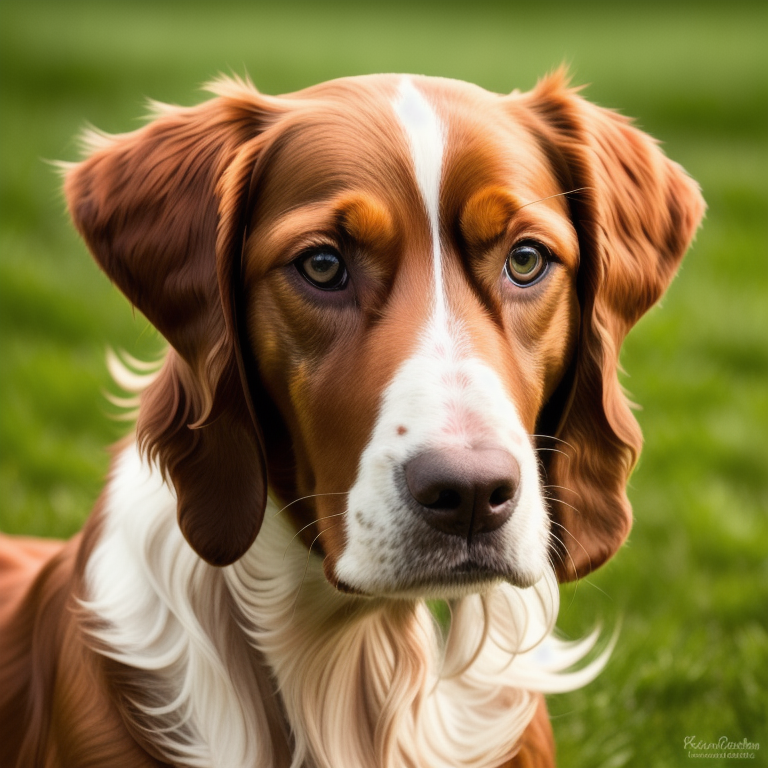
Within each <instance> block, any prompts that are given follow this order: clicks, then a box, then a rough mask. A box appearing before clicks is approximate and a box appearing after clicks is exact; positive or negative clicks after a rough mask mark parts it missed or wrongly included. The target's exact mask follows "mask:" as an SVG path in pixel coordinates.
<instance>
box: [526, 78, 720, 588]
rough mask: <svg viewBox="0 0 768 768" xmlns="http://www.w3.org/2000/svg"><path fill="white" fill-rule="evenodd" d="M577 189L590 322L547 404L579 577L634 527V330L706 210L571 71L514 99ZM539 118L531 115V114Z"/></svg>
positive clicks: (557, 493)
mask: <svg viewBox="0 0 768 768" xmlns="http://www.w3.org/2000/svg"><path fill="white" fill-rule="evenodd" d="M513 101H516V103H517V104H518V105H521V106H523V107H524V109H526V110H531V111H532V112H533V116H534V118H533V122H532V125H533V128H534V130H535V131H536V132H537V133H538V135H539V139H540V142H541V145H542V146H543V147H544V148H545V150H546V151H547V153H548V155H549V158H550V161H551V164H552V167H553V168H554V169H555V171H556V173H558V175H559V176H560V179H559V181H560V184H561V185H562V188H563V189H564V190H579V191H578V192H574V193H573V194H571V195H568V200H569V205H570V210H571V217H572V220H573V223H574V225H575V227H576V229H577V232H578V236H579V248H580V264H579V274H578V292H579V301H580V305H581V329H580V334H579V342H578V350H577V352H576V356H575V359H574V362H573V365H572V369H571V371H570V372H569V374H568V375H567V376H566V379H565V380H564V381H563V383H562V384H561V387H560V389H559V391H557V392H556V393H555V396H554V397H553V398H552V400H551V401H550V404H549V406H548V408H545V411H544V414H543V419H542V422H543V423H542V425H541V426H542V428H543V429H544V430H545V431H546V430H547V429H549V430H550V434H552V435H553V437H556V438H559V440H560V441H562V442H553V443H552V445H551V447H553V448H555V449H556V451H546V452H545V455H546V456H547V458H546V459H545V460H544V466H545V470H546V483H547V484H548V485H549V486H550V489H551V494H550V495H551V496H552V502H551V505H550V509H551V519H552V521H553V524H554V528H553V541H554V542H555V544H554V546H555V550H556V558H555V559H556V560H557V562H556V569H557V573H558V578H559V579H560V580H561V581H569V580H572V579H576V578H580V577H582V576H584V575H586V574H587V573H589V572H590V571H592V570H593V569H595V568H597V567H598V566H600V565H601V564H602V563H604V562H605V561H606V560H607V559H608V558H610V557H611V556H612V555H613V553H614V552H615V551H616V550H617V549H618V548H619V546H620V545H621V544H622V542H623V541H624V539H625V538H626V537H627V535H628V533H629V530H630V528H631V525H632V508H631V506H630V504H629V501H628V499H627V495H626V484H627V481H628V479H629V475H630V473H631V471H632V468H633V467H634V465H635V462H636V460H637V457H638V455H639V453H640V449H641V447H642V435H641V433H640V428H639V426H638V424H637V422H636V420H635V418H634V416H633V415H632V412H631V410H630V404H629V403H628V401H627V398H626V397H625V395H624V393H623V391H622V388H621V385H620V384H619V380H618V376H617V372H618V366H619V351H620V348H621V344H622V341H623V340H624V337H625V336H626V334H627V333H628V332H629V330H630V328H631V327H632V326H633V325H634V324H635V323H636V322H637V321H638V319H639V318H640V317H641V316H642V315H643V313H644V312H646V311H647V310H648V309H649V308H650V307H651V306H652V305H653V304H654V303H655V302H656V301H658V299H659V298H660V297H661V295H662V293H663V292H664V291H665V289H666V288H667V286H668V285H669V283H670V282H671V280H672V278H673V276H674V274H675V272H676V270H677V267H678V265H679V263H680V260H681V259H682V257H683V254H684V253H685V251H686V250H687V248H688V246H689V244H690V242H691V239H692V238H693V235H694V233H695V231H696V228H697V227H698V224H699V221H700V219H701V217H702V215H703V213H704V207H705V206H704V201H703V199H702V197H701V194H700V192H699V188H698V186H697V185H696V183H695V182H694V181H693V180H692V179H691V178H690V177H688V176H687V175H686V173H685V172H684V171H683V169H682V168H681V167H680V166H679V165H677V164H675V163H673V162H671V161H670V160H668V159H667V158H666V157H665V155H664V154H663V153H662V152H661V150H660V149H659V147H658V146H657V144H656V142H655V141H654V140H653V139H652V138H651V137H650V136H648V135H646V134H644V133H642V132H641V131H639V130H637V129H636V128H634V127H633V126H632V125H631V123H630V121H629V120H627V119H626V118H624V117H622V116H620V115H618V114H616V113H615V112H612V111H609V110H607V109H603V108H600V107H596V106H594V105H592V104H590V103H589V102H587V101H585V100H584V99H582V98H580V97H579V96H578V95H577V93H576V92H575V91H573V90H571V89H569V88H568V87H567V83H566V81H565V77H564V75H563V74H562V73H558V74H557V75H555V76H553V77H550V78H548V79H546V80H544V81H543V82H541V83H539V85H538V86H537V87H536V88H535V89H534V90H533V91H532V92H530V93H529V94H525V95H523V96H521V97H517V99H513ZM529 119H530V113H529Z"/></svg>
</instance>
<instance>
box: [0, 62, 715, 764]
mask: <svg viewBox="0 0 768 768" xmlns="http://www.w3.org/2000/svg"><path fill="white" fill-rule="evenodd" d="M213 91H214V93H215V94H216V98H214V99H212V100H210V101H208V102H205V103H203V104H201V105H199V106H197V107H193V108H189V109H182V108H177V107H166V106H158V107H157V109H156V115H155V119H154V120H153V121H152V122H151V123H150V124H149V125H147V126H146V127H144V128H142V129H140V130H138V131H136V132H134V133H130V134H125V135H121V136H114V137H110V136H98V135H92V136H91V137H90V142H89V150H90V155H89V157H88V158H87V159H86V160H85V161H83V162H81V163H79V164H76V165H73V166H71V167H70V168H69V169H68V171H67V173H66V194H67V199H68V201H69V208H70V211H71V214H72V217H73V218H74V221H75V223H76V225H77V228H78V229H79V231H80V232H81V233H82V235H83V237H84V238H85V241H86V242H87V244H88V246H89V248H90V250H91V252H92V253H93V255H94V257H95V258H96V260H97V261H98V263H99V264H100V265H101V267H102V268H103V269H104V270H105V271H106V273H107V274H108V275H109V276H110V278H111V279H112V280H113V281H114V282H115V283H116V284H117V285H118V286H119V288H120V289H121V290H122V291H123V292H124V293H125V294H126V296H127V297H128V298H129V299H130V301H131V302H132V303H133V304H134V305H135V306H136V307H138V308H139V309H140V310H141V311H142V312H143V313H144V314H145V315H146V316H147V318H149V320H150V321H151V322H152V323H153V324H154V325H155V326H156V327H157V328H158V329H159V331H160V332H161V333H162V334H163V336H164V337H165V338H166V339H167V340H168V342H169V344H170V350H169V352H168V355H167V357H166V359H165V362H164V364H163V366H162V369H160V370H159V372H157V373H156V374H155V375H154V376H151V377H149V379H148V383H147V385H146V386H145V387H142V389H143V391H142V393H141V397H140V409H139V414H138V424H137V429H136V436H135V439H133V440H131V441H130V442H126V443H124V444H122V445H121V446H120V447H119V449H118V450H117V451H116V453H115V457H114V461H113V464H112V469H111V472H110V476H109V481H108V484H107V486H106V489H105V491H104V494H103V495H102V497H101V499H100V500H99V502H98V504H97V506H96V510H95V511H94V513H93V515H92V516H91V518H90V520H89V522H88V524H87V525H86V527H85V529H84V531H83V533H82V534H81V535H79V536H77V537H75V538H74V539H73V540H72V541H70V542H68V543H66V544H59V543H45V542H41V541H33V540H14V539H11V538H9V537H6V538H4V539H3V540H2V545H1V546H0V565H2V570H0V762H2V765H3V766H19V767H28V766H45V767H46V768H53V767H54V766H63V767H65V768H76V767H77V768H83V767H85V766H94V767H95V766H98V767H99V768H104V767H106V766H126V767H128V766H130V767H131V768H136V767H137V766H157V765H166V764H172V765H178V766H219V767H222V768H240V767H243V768H244V767H246V766H249V767H251V768H255V767H259V768H261V767H262V766H264V767H270V766H275V767H280V768H284V767H285V768H287V766H292V767H293V768H299V767H300V766H306V767H310V766H312V767H315V768H361V767H374V766H375V767H377V768H379V767H381V768H400V767H401V766H407V767H408V768H437V767H439V766H463V767H464V768H468V767H469V766H474V767H477V768H480V767H481V766H485V767H488V768H490V767H491V766H499V765H504V766H518V767H519V766H534V765H535V766H549V765H552V764H553V763H554V748H553V744H552V737H551V730H550V728H549V723H548V720H547V715H546V708H545V706H544V704H543V696H542V693H549V692H557V691H562V690H568V689H572V688H574V687H576V686H579V685H582V684H584V683H585V682H586V681H588V680H589V679H591V678H592V677H593V676H594V675H595V674H596V673H597V671H599V668H600V666H601V665H602V663H603V661H604V655H603V656H600V657H599V658H598V659H597V661H593V662H592V663H591V664H588V665H587V666H586V667H583V665H582V668H581V669H580V670H578V671H576V672H573V671H569V670H571V668H572V667H573V665H574V664H575V663H576V662H578V661H579V660H580V659H582V658H583V657H584V655H585V653H586V652H588V650H589V648H590V647H591V644H592V639H590V638H588V639H587V640H585V641H583V642H580V643H576V644H566V643H563V642H562V641H559V640H558V639H557V638H555V637H554V636H553V626H554V622H555V618H556V614H557V606H558V595H557V579H559V580H560V581H567V580H571V579H576V578H578V577H581V576H584V575H585V574H587V573H589V572H590V571H591V570H592V569H594V568H596V567H598V566H599V565H601V564H602V563H604V562H605V561H606V560H607V559H608V558H609V557H610V556H611V555H612V554H613V553H614V552H615V551H616V549H617V548H618V547H619V545H620V544H621V543H622V541H623V540H624V538H625V537H626V536H627V533H628V531H629V528H630V525H631V510H630V506H629V503H628V501H627V498H626V495H625V484H626V481H627V478H628V475H629V473H630V471H631V469H632V467H633V464H634V463H635V460H636V458H637V455H638V452H639V450H640V446H641V437H640V433H639V429H638V426H637V424H636V422H635V420H634V418H633V417H632V415H631V413H630V410H629V406H628V403H627V400H626V399H625V397H624V395H623V393H622V390H621V387H620V384H619V382H618V379H617V361H618V355H619V349H620V346H621V343H622V340H623V339H624V337H625V335H626V334H627V332H628V331H629V329H630V328H631V326H632V325H633V324H634V323H635V322H636V321H637V320H638V318H639V317H640V316H641V315H642V314H643V313H644V312H645V311H646V310H647V309H648V308H649V307H650V306H651V305H652V304H654V302H656V301H657V300H658V298H659V297H660V296H661V294H662V292H663V291H664V289H665V288H666V286H667V285H668V283H669V282H670V280H671V279H672V277H673V275H674V273H675V270H676V268H677V266H678V263H679V261H680V259H681V257H682V256H683V253H684V252H685V250H686V248H687V247H688V244H689V242H690V240H691V238H692V236H693V233H694V231H695V229H696V227H697V225H698V222H699V219H700V217H701V215H702V211H703V202H702V199H701V196H700V194H699V191H698V188H697V186H696V184H695V183H693V182H692V181H691V179H690V178H689V177H688V176H686V174H685V173H684V172H683V170H682V169H681V168H680V167H679V166H677V165H675V164H674V163H672V162H670V161H669V160H667V159H666V158H665V157H664V155H663V154H662V152H661V151H660V150H659V149H658V147H657V146H656V144H655V142H654V141H653V140H652V139H650V138H649V137H648V136H646V135H645V134H643V133H641V132H640V131H638V130H636V129H635V128H633V127H632V126H631V125H630V123H629V122H628V121H627V120H626V119H624V118H623V117H620V116H619V115H617V114H615V113H614V112H611V111H608V110H606V109H601V108H598V107H595V106H593V105H591V104H589V103H588V102H586V101H585V100H583V99H582V98H581V97H580V96H578V95H577V93H576V92H574V91H573V90H570V89H569V88H568V87H567V84H566V83H565V81H564V78H563V76H562V75H555V76H553V77H550V78H547V79H545V80H544V81H542V82H541V83H540V84H539V85H538V86H537V87H536V88H535V89H534V90H533V91H531V92H529V93H522V94H521V93H518V92H514V93H512V94H511V95H508V96H499V95H495V94H491V93H488V92H486V91H484V90H482V89H481V88H478V87H475V86H473V85H468V84H465V83H461V82H455V81H451V80H441V79H433V78H425V77H408V76H392V75H386V76H372V77H361V78H351V79H344V80H338V81H334V82H329V83H324V84H322V85H318V86H316V87H313V88H309V89H307V90H305V91H301V92H299V93H295V94H290V95H287V96H282V97H279V98H277V97H269V96H264V95H262V94H260V93H258V92H257V91H256V90H255V89H254V88H253V87H251V86H250V85H249V84H247V83H242V82H239V81H231V80H222V81H219V82H217V83H216V84H215V85H214V86H213ZM129 383H130V382H129ZM433 597H434V598H442V599H446V600H447V601H448V604H449V606H450V610H451V621H450V627H449V628H448V629H447V630H444V629H441V627H440V626H439V625H438V624H437V623H436V622H435V621H434V620H433V618H432V613H431V612H430V610H429V609H428V607H427V605H426V604H425V598H433Z"/></svg>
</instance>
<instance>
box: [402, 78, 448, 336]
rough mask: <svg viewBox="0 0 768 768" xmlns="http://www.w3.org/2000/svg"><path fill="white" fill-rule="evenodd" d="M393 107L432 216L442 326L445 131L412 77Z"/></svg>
mask: <svg viewBox="0 0 768 768" xmlns="http://www.w3.org/2000/svg"><path fill="white" fill-rule="evenodd" d="M394 108H395V112H396V113H397V116H398V117H399V118H400V122H401V124H402V126H403V130H404V131H405V134H406V136H407V137H408V144H409V147H410V150H411V158H412V160H413V167H414V172H415V174H416V183H417V185H418V187H419V192H421V196H422V199H423V200H424V207H425V208H426V211H427V216H428V217H429V228H430V236H431V240H432V262H433V265H434V275H435V295H434V302H435V303H434V312H435V315H436V316H437V317H438V318H439V322H441V323H442V322H443V321H444V318H445V314H446V307H445V292H444V290H443V265H442V254H441V249H440V179H441V177H442V172H443V150H444V147H445V130H444V128H443V125H442V123H441V122H440V118H439V117H438V116H437V113H436V112H435V110H434V109H433V108H432V105H431V104H430V103H429V102H428V101H427V99H426V98H425V97H424V95H423V94H422V93H421V92H420V91H419V90H418V89H417V88H416V87H415V86H414V84H413V81H412V80H411V79H410V78H409V77H404V78H403V79H402V81H401V83H400V90H399V92H398V98H397V101H396V102H395V103H394Z"/></svg>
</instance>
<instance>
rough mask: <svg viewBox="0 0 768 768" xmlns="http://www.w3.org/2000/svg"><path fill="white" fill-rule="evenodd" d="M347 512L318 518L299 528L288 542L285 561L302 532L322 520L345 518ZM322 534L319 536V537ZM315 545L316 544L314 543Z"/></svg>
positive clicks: (284, 554) (284, 553)
mask: <svg viewBox="0 0 768 768" xmlns="http://www.w3.org/2000/svg"><path fill="white" fill-rule="evenodd" d="M346 514H347V512H346V510H344V512H337V513H336V514H335V515H324V516H323V517H318V518H317V520H313V521H312V522H311V523H307V524H306V525H305V526H304V527H303V528H299V530H298V531H296V533H294V534H293V536H292V537H291V540H290V541H289V542H288V546H287V547H286V548H285V552H283V560H285V556H286V555H287V554H288V550H289V549H290V548H291V544H293V542H294V541H295V540H296V537H297V536H298V535H299V534H300V533H301V532H302V531H306V530H307V528H311V527H312V526H313V525H315V524H317V523H319V522H320V521H321V520H330V519H331V518H332V517H343V516H344V515H346ZM319 535H320V534H318V536H319ZM315 541H317V538H315ZM312 543H313V544H314V542H312Z"/></svg>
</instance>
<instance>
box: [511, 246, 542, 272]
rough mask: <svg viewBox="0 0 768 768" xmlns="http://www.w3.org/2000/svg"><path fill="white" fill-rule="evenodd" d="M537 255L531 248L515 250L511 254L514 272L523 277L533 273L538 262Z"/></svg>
mask: <svg viewBox="0 0 768 768" xmlns="http://www.w3.org/2000/svg"><path fill="white" fill-rule="evenodd" d="M539 258H540V256H539V254H538V253H537V252H536V251H534V250H533V248H517V249H516V250H515V251H514V253H513V254H512V259H513V260H514V262H515V271H516V272H520V273H521V274H523V275H527V274H528V273H529V272H533V270H534V269H536V264H537V263H538V261H539Z"/></svg>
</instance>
